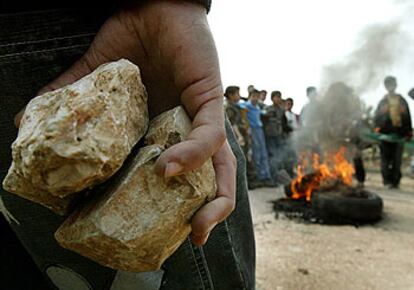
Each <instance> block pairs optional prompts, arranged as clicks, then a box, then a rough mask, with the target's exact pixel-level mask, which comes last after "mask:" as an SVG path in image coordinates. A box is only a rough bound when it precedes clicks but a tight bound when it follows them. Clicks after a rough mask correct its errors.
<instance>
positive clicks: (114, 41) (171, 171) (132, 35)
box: [16, 0, 236, 245]
mask: <svg viewBox="0 0 414 290" xmlns="http://www.w3.org/2000/svg"><path fill="white" fill-rule="evenodd" d="M144 3H145V4H141V5H136V6H132V7H128V8H125V9H123V10H121V11H119V12H118V13H116V14H115V15H113V16H112V17H110V18H109V19H108V20H107V21H106V22H105V23H104V25H103V26H102V27H101V29H100V31H99V32H98V34H97V35H96V37H95V39H94V41H93V42H92V44H91V46H90V48H89V49H88V51H87V52H86V53H85V55H84V56H83V57H82V58H81V59H79V60H78V61H77V62H76V63H75V64H74V65H73V66H72V67H71V68H70V69H69V70H68V71H66V72H65V73H63V74H62V75H61V76H59V77H58V78H57V79H55V80H54V81H53V82H51V83H50V84H48V85H47V86H46V87H44V88H43V89H41V90H40V92H39V94H42V93H44V92H46V91H50V90H55V89H57V88H60V87H62V86H64V85H67V84H70V83H73V82H74V81H76V80H78V79H80V78H82V77H83V76H85V75H86V74H89V73H90V72H92V71H93V70H94V69H95V68H97V67H98V66H99V65H101V64H103V63H106V62H109V61H115V60H118V59H120V58H126V59H128V60H130V61H132V62H133V63H135V64H137V65H138V66H139V67H140V69H141V74H142V79H143V83H144V84H145V86H146V89H147V91H148V96H149V100H148V106H149V112H150V116H151V117H153V116H156V115H158V114H159V113H162V112H164V111H166V110H168V109H171V108H173V107H175V106H177V105H179V104H183V105H184V107H185V108H186V110H187V113H188V114H189V116H190V117H191V118H192V120H193V130H192V131H191V132H190V134H189V135H188V138H187V140H186V141H184V142H181V143H179V144H177V145H175V146H172V147H171V148H169V149H168V150H166V151H165V152H164V153H163V154H162V155H161V156H160V157H159V159H158V160H157V163H156V173H157V174H159V175H162V176H165V177H171V176H175V175H179V174H182V173H184V172H187V171H190V170H193V169H195V168H198V167H200V166H201V165H202V164H204V162H205V161H206V160H207V159H208V158H210V157H213V163H214V167H215V171H216V176H217V185H218V192H217V198H216V199H215V200H213V201H211V202H210V203H208V204H206V205H205V206H204V207H203V208H201V209H200V210H199V211H198V212H197V213H196V215H195V216H194V218H193V221H192V235H191V237H192V239H193V242H194V243H195V244H197V245H202V244H204V243H205V242H206V240H207V238H208V235H209V233H210V231H211V230H212V228H213V227H214V226H215V225H216V224H217V223H219V222H221V221H222V220H223V219H225V218H226V217H227V216H228V215H229V214H230V213H231V212H232V211H233V209H234V203H235V176H236V168H235V165H234V164H235V163H234V156H233V153H232V152H231V150H230V147H229V145H228V144H227V142H225V139H226V135H225V130H224V114H223V89H222V84H221V77H220V71H219V64H218V57H217V52H216V48H215V45H214V41H213V38H212V35H211V32H210V29H209V26H208V23H207V17H206V11H205V8H204V7H203V6H201V5H199V4H195V3H191V2H185V1H166V0H164V1H161V0H159V1H156V0H155V1H145V2H144ZM21 116H22V114H19V116H16V124H17V125H18V124H19V121H20V118H21Z"/></svg>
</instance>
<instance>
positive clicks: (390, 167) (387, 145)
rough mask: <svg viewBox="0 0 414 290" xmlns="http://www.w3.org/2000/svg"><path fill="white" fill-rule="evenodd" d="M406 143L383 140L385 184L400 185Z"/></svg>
mask: <svg viewBox="0 0 414 290" xmlns="http://www.w3.org/2000/svg"><path fill="white" fill-rule="evenodd" d="M403 149H404V144H402V143H391V142H381V144H380V150H381V174H382V180H383V182H384V184H385V185H387V184H390V185H399V184H400V180H401V162H402V154H403Z"/></svg>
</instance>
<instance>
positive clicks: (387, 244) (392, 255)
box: [250, 173, 414, 290]
mask: <svg viewBox="0 0 414 290" xmlns="http://www.w3.org/2000/svg"><path fill="white" fill-rule="evenodd" d="M367 179H368V180H367V182H366V187H367V189H369V190H371V191H374V192H376V193H378V194H379V195H380V196H381V197H382V198H383V199H384V218H383V220H382V221H380V222H379V223H377V224H375V225H367V226H362V227H354V226H326V225H316V224H307V223H303V222H300V221H297V220H290V219H287V218H286V217H284V216H283V215H279V216H278V217H276V216H275V214H274V212H273V210H272V204H271V203H270V201H272V200H275V199H277V198H278V197H282V196H283V192H282V189H279V188H277V189H274V188H272V189H271V188H263V189H256V190H253V191H251V192H250V201H251V206H252V212H253V222H254V229H255V235H256V253H257V273H256V275H257V289H258V290H284V289H286V290H291V289H292V290H306V289H309V290H314V289H315V290H324V289H329V290H332V289H335V290H342V289H344V290H360V289H361V290H362V289H363V290H367V289H375V290H390V289H392V290H394V289H397V290H400V289H401V290H413V289H414V179H412V178H409V177H406V178H404V179H403V180H402V184H401V188H400V189H399V190H388V189H385V188H384V187H382V183H381V179H380V175H379V174H378V173H370V174H368V178H367Z"/></svg>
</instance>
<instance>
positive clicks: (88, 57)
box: [14, 50, 100, 128]
mask: <svg viewBox="0 0 414 290" xmlns="http://www.w3.org/2000/svg"><path fill="white" fill-rule="evenodd" d="M92 55H93V53H91V51H90V50H88V51H87V52H86V53H85V54H84V55H83V56H82V57H81V58H80V59H79V60H78V61H76V62H75V63H74V64H73V65H72V66H71V67H70V68H69V69H68V70H66V71H65V72H64V73H62V74H61V75H60V76H58V77H57V78H56V79H54V80H53V81H52V82H50V83H48V84H47V85H46V86H44V87H43V88H41V89H40V90H39V91H38V92H37V96H40V95H42V94H44V93H47V92H50V91H54V90H56V89H59V88H61V87H64V86H66V85H68V84H71V83H74V82H76V81H77V80H79V79H81V78H82V77H84V76H85V75H87V74H89V73H91V72H92V71H93V70H94V69H95V68H97V67H98V66H99V65H100V63H99V62H98V61H96V58H94V57H92ZM25 109H26V107H24V108H23V109H22V110H21V111H20V112H19V113H17V114H16V116H15V117H14V124H15V126H16V127H17V128H18V127H20V121H21V119H22V117H23V114H24V111H25Z"/></svg>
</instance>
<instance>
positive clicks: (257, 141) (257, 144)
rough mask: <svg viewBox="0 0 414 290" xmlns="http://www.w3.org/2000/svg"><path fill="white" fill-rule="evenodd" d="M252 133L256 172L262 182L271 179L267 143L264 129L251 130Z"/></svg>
mask: <svg viewBox="0 0 414 290" xmlns="http://www.w3.org/2000/svg"><path fill="white" fill-rule="evenodd" d="M250 130H251V132H252V152H253V161H254V164H255V166H256V172H257V175H258V177H259V179H260V180H264V179H269V178H270V169H269V157H268V154H267V149H266V141H265V136H264V133H263V129H262V128H261V127H259V128H250Z"/></svg>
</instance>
